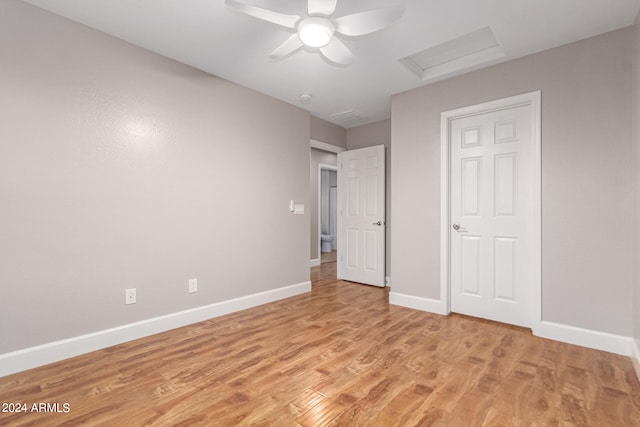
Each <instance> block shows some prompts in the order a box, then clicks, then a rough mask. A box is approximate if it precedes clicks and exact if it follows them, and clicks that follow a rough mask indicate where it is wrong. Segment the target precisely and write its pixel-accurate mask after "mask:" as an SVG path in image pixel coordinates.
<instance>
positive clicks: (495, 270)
mask: <svg viewBox="0 0 640 427" xmlns="http://www.w3.org/2000/svg"><path fill="white" fill-rule="evenodd" d="M539 116H540V93H539V92H534V93H530V94H525V95H521V96H516V97H512V98H507V99H503V100H499V101H494V102H491V103H485V104H481V105H477V106H472V107H467V108H463V109H459V110H455V111H450V112H446V113H443V120H442V126H443V128H442V130H443V166H445V167H446V171H447V176H446V179H445V180H444V181H445V184H446V188H443V194H445V195H446V200H443V205H442V206H443V224H442V228H443V230H442V251H443V258H444V261H443V266H442V270H443V272H442V273H443V281H444V280H446V283H445V285H446V289H444V292H443V296H445V298H446V297H448V298H449V300H448V306H449V309H448V310H449V311H455V312H459V313H463V314H469V315H472V316H476V317H482V318H486V319H492V320H496V321H500V322H505V323H510V324H515V325H520V326H526V327H532V328H534V332H535V329H536V328H537V325H539V323H540V320H541V310H540V304H541V291H540V286H541V284H540V276H541V256H540V255H541V254H540V228H541V227H540V139H539V138H540V137H539V135H540V133H539V130H540V129H539V127H540V121H539ZM445 138H446V140H445ZM445 143H446V145H445ZM445 154H446V159H445ZM445 162H446V165H445ZM443 187H445V185H443Z"/></svg>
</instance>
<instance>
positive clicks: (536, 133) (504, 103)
mask: <svg viewBox="0 0 640 427" xmlns="http://www.w3.org/2000/svg"><path fill="white" fill-rule="evenodd" d="M525 105H530V106H531V124H532V127H531V138H532V143H533V153H532V154H533V157H532V159H531V162H532V170H531V173H532V177H531V193H532V203H533V213H532V215H533V220H532V224H531V253H532V254H533V257H532V258H533V259H532V260H531V263H532V265H531V267H532V269H531V270H532V272H533V273H532V274H533V277H532V278H531V288H532V289H531V291H532V295H531V306H532V310H533V313H532V317H531V318H532V330H533V333H534V334H537V333H538V331H540V327H541V324H542V200H541V199H542V198H541V180H542V168H541V166H542V161H541V148H540V143H541V121H540V117H541V92H540V91H539V90H538V91H534V92H529V93H524V94H521V95H516V96H511V97H508V98H503V99H498V100H495V101H490V102H484V103H481V104H477V105H471V106H468V107H463V108H458V109H455V110H450V111H445V112H443V113H441V116H440V117H441V120H440V135H441V140H440V153H441V157H440V298H441V301H442V303H443V307H444V309H445V313H446V314H449V313H451V274H450V273H451V271H450V270H451V263H450V256H451V253H450V247H451V246H450V241H449V239H450V227H451V224H450V222H451V221H450V194H451V192H450V191H451V190H450V188H451V186H450V179H451V175H450V164H451V150H450V140H451V135H450V129H451V126H450V123H451V121H453V120H455V119H458V118H462V117H465V116H472V115H477V114H482V113H488V112H492V111H497V110H504V109H507V108H513V107H519V106H525Z"/></svg>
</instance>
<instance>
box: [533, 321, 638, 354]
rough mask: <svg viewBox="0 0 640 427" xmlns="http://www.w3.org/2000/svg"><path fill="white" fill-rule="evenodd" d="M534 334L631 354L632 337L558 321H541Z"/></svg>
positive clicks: (617, 352)
mask: <svg viewBox="0 0 640 427" xmlns="http://www.w3.org/2000/svg"><path fill="white" fill-rule="evenodd" d="M536 335H538V336H540V337H542V338H549V339H552V340H556V341H562V342H566V343H569V344H575V345H580V346H582V347H588V348H593V349H596V350H602V351H608V352H609V353H615V354H621V355H623V356H631V355H632V341H633V340H632V338H631V337H625V336H622V335H614V334H609V333H607V332H600V331H593V330H591V329H583V328H577V327H575V326H569V325H562V324H560V323H554V322H547V321H542V322H541V323H540V327H539V328H537V331H536Z"/></svg>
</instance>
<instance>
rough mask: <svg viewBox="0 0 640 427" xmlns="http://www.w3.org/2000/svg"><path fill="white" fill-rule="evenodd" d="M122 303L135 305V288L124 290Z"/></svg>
mask: <svg viewBox="0 0 640 427" xmlns="http://www.w3.org/2000/svg"><path fill="white" fill-rule="evenodd" d="M124 303H125V304H135V303H136V288H131V289H125V290H124Z"/></svg>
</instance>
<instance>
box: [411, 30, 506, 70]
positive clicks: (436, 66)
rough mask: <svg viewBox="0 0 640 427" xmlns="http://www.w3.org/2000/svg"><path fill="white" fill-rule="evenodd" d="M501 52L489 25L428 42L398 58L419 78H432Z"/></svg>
mask: <svg viewBox="0 0 640 427" xmlns="http://www.w3.org/2000/svg"><path fill="white" fill-rule="evenodd" d="M503 56H504V50H503V49H502V47H501V46H500V43H498V40H497V39H496V36H495V35H494V34H493V31H492V30H491V27H484V28H481V29H479V30H477V31H474V32H472V33H469V34H465V35H463V36H460V37H457V38H455V39H452V40H449V41H446V42H444V43H441V44H439V45H436V46H432V47H430V48H427V49H425V50H422V51H420V52H417V53H414V54H413V55H409V56H407V57H405V58H402V59H401V60H400V62H402V63H403V64H404V65H405V66H406V67H407V68H408V69H409V70H411V71H412V72H414V73H415V74H416V75H417V76H418V77H419V78H420V79H421V80H425V81H426V80H432V79H436V78H438V77H441V76H445V75H449V74H453V73H455V72H457V71H462V70H465V69H469V68H472V67H474V66H476V65H480V64H482V63H485V62H489V61H491V60H494V59H498V58H501V57H503Z"/></svg>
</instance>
